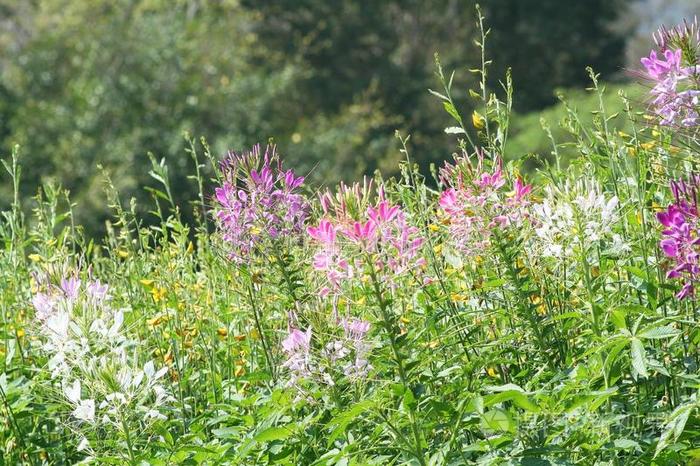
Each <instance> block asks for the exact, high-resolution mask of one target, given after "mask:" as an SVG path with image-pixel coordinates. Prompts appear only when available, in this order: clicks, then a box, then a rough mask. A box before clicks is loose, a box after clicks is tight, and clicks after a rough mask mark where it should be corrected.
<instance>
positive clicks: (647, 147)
mask: <svg viewBox="0 0 700 466" xmlns="http://www.w3.org/2000/svg"><path fill="white" fill-rule="evenodd" d="M655 145H656V141H649V142H644V143H642V144H640V145H639V147H641V148H642V149H644V150H651V149H653V148H654V146H655Z"/></svg>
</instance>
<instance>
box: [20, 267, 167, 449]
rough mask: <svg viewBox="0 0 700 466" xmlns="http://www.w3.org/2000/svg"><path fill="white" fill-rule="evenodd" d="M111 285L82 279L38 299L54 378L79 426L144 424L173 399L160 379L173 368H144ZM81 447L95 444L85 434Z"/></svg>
mask: <svg viewBox="0 0 700 466" xmlns="http://www.w3.org/2000/svg"><path fill="white" fill-rule="evenodd" d="M110 302H111V298H110V295H109V287H108V286H107V285H105V284H102V283H100V281H99V280H91V281H89V282H87V283H86V284H85V286H83V284H82V282H81V280H80V279H78V278H77V277H75V276H73V277H69V278H65V279H63V280H61V283H60V285H59V286H56V285H50V284H48V285H46V286H45V287H44V291H42V292H38V293H36V294H35V295H34V297H33V298H32V304H33V306H34V308H35V310H36V319H37V323H38V334H39V340H40V345H41V349H42V351H43V352H44V353H45V354H46V355H47V357H48V369H49V371H50V374H51V379H52V380H54V381H57V382H58V383H59V385H60V387H61V389H62V395H63V398H64V400H65V402H66V403H67V404H68V405H69V406H70V409H71V416H72V417H73V418H74V419H75V420H76V421H77V423H76V424H77V426H82V427H96V426H99V427H100V428H102V429H108V428H113V429H116V430H117V431H121V430H123V429H124V428H126V426H125V421H127V420H131V419H138V422H139V423H140V427H143V426H144V425H145V424H148V423H149V422H152V421H153V420H156V419H165V416H164V415H163V414H162V412H161V408H163V407H164V405H166V404H167V403H168V402H169V401H171V400H172V397H171V396H170V395H169V394H168V392H167V390H166V389H165V388H164V387H163V385H162V384H161V383H160V382H161V379H162V378H163V376H164V375H165V374H166V372H167V370H168V368H167V367H163V368H161V369H159V370H156V368H155V365H154V363H153V361H148V362H146V363H145V364H144V365H143V366H141V365H140V364H139V362H138V357H137V355H136V353H135V351H134V348H135V347H136V345H135V344H134V342H133V341H131V340H130V339H129V338H128V337H127V335H126V332H125V329H124V311H123V310H122V309H116V310H115V309H113V308H112V307H111V306H110ZM81 439H82V441H81V445H80V447H81V449H85V450H90V449H91V445H90V442H89V441H88V440H87V438H86V437H85V436H84V435H81Z"/></svg>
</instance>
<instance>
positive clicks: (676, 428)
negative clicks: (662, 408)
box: [654, 394, 698, 458]
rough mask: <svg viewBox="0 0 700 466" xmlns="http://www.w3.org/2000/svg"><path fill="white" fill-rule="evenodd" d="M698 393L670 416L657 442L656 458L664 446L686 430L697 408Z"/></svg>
mask: <svg viewBox="0 0 700 466" xmlns="http://www.w3.org/2000/svg"><path fill="white" fill-rule="evenodd" d="M697 407H698V402H697V395H696V394H695V395H693V397H692V399H691V401H690V402H688V403H685V404H682V405H680V406H678V407H677V408H676V409H675V410H674V411H673V412H672V413H671V416H669V419H668V421H667V422H666V425H665V427H664V431H663V433H662V434H661V437H660V438H659V443H657V444H656V451H655V453H654V458H656V457H657V456H659V453H661V452H662V451H663V450H664V448H666V447H667V446H669V445H670V444H671V442H675V441H676V440H678V438H679V437H680V436H681V434H682V433H683V431H684V430H685V424H686V423H687V422H688V418H689V417H690V414H691V413H692V412H693V411H694V410H695V409H697Z"/></svg>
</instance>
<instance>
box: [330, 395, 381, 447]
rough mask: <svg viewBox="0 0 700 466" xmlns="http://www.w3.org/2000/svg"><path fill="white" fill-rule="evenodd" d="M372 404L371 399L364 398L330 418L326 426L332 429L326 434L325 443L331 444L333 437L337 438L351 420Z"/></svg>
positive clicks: (333, 440)
mask: <svg viewBox="0 0 700 466" xmlns="http://www.w3.org/2000/svg"><path fill="white" fill-rule="evenodd" d="M373 406H374V402H373V401H372V400H364V401H361V402H359V403H357V404H355V405H353V406H352V407H351V408H350V409H347V410H345V411H343V412H342V413H340V414H338V415H337V416H335V417H334V418H333V419H331V420H330V421H329V422H328V427H331V428H332V429H333V430H332V431H331V433H330V435H328V441H327V442H326V443H327V445H328V446H330V445H332V444H333V442H335V439H337V438H338V437H339V436H340V435H341V434H342V433H343V432H344V431H345V429H346V428H347V426H348V425H349V424H350V423H351V422H352V421H354V420H355V419H356V418H357V417H358V416H359V415H360V414H362V413H364V412H365V411H367V410H368V409H370V408H372V407H373Z"/></svg>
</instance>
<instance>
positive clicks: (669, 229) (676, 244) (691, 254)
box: [656, 175, 700, 299]
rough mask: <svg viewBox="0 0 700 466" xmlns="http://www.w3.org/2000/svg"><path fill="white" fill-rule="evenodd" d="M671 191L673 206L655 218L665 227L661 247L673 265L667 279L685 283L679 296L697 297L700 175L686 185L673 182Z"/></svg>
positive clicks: (699, 242) (699, 253)
mask: <svg viewBox="0 0 700 466" xmlns="http://www.w3.org/2000/svg"><path fill="white" fill-rule="evenodd" d="M671 189H672V191H673V196H674V203H672V204H671V205H669V206H668V208H667V209H666V210H665V211H663V212H659V213H658V214H657V215H656V217H657V219H658V220H659V223H661V225H663V227H664V230H663V231H662V235H663V238H662V239H661V241H660V242H659V246H660V247H661V250H662V251H663V252H664V255H666V257H668V258H669V259H670V260H671V262H672V264H673V265H672V268H671V269H670V270H669V271H668V273H667V277H668V278H673V279H678V280H681V281H682V282H683V287H682V288H681V291H680V292H679V293H678V294H677V295H676V297H677V298H678V299H684V298H687V297H691V296H694V293H695V284H696V283H697V282H698V281H700V214H699V211H698V198H699V194H700V175H693V176H691V177H690V180H689V181H687V182H686V181H682V180H681V181H674V182H672V183H671Z"/></svg>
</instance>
